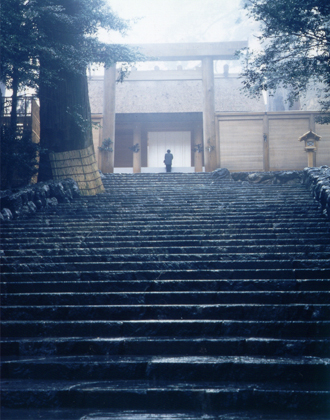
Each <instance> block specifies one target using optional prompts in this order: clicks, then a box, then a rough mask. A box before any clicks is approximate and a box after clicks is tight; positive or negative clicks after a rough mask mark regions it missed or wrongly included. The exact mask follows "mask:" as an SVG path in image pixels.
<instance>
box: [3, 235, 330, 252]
mask: <svg viewBox="0 0 330 420" xmlns="http://www.w3.org/2000/svg"><path fill="white" fill-rule="evenodd" d="M303 236H304V237H305V235H300V238H299V239H297V237H295V236H294V235H279V236H277V235H273V237H272V238H270V237H265V235H259V237H254V238H250V237H249V236H245V237H242V235H240V237H239V235H236V237H233V236H231V235H228V236H227V237H219V236H216V235H215V236H214V237H213V238H210V237H209V236H206V237H205V236H203V235H200V236H197V237H190V238H189V237H188V238H187V237H186V236H184V235H183V236H182V237H181V238H177V239H176V240H175V241H174V238H173V237H166V238H158V240H157V239H152V238H150V237H144V238H142V237H141V238H139V239H135V240H133V239H131V238H130V237H123V238H122V240H120V238H118V236H117V237H110V236H109V237H97V238H89V237H88V232H87V234H86V235H85V236H84V237H82V238H75V240H74V241H73V240H72V239H71V238H56V240H55V239H54V238H43V237H40V238H36V239H35V240H34V241H33V242H29V241H22V242H21V243H20V247H21V248H22V247H23V244H26V245H25V247H26V248H27V249H40V248H46V249H47V248H49V247H51V246H53V247H61V248H62V247H67V248H71V247H78V248H79V247H82V246H85V247H88V248H100V247H104V248H113V247H124V248H128V247H131V248H140V247H146V248H152V247H154V246H155V247H157V248H160V247H165V248H167V247H180V248H183V247H191V246H200V247H210V246H213V247H214V246H217V247H223V248H226V247H233V246H267V247H269V246H271V245H270V244H273V245H274V246H278V245H292V246H306V247H308V246H311V245H312V244H314V243H315V246H320V245H327V246H328V245H329V235H328V234H324V235H310V237H309V238H308V237H306V239H303ZM3 247H4V248H5V250H4V253H5V252H6V250H7V249H17V248H18V242H17V241H15V240H11V239H10V240H4V241H3Z"/></svg>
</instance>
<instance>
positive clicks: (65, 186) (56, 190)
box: [0, 178, 80, 221]
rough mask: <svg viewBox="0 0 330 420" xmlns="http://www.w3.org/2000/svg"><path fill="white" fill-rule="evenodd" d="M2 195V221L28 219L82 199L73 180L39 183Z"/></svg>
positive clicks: (5, 191) (0, 199)
mask: <svg viewBox="0 0 330 420" xmlns="http://www.w3.org/2000/svg"><path fill="white" fill-rule="evenodd" d="M0 194H1V196H0V204H1V207H0V209H1V213H0V220H1V221H6V220H11V219H17V218H23V217H28V216H31V215H33V214H35V213H36V212H37V211H43V210H46V209H49V208H52V207H55V206H56V205H57V204H58V203H69V202H71V201H72V200H73V199H74V198H76V197H80V191H79V188H78V185H77V183H76V182H75V181H74V180H73V179H71V178H68V179H65V180H61V181H48V182H39V183H37V184H33V185H29V186H27V187H25V188H22V189H19V190H3V191H1V192H0Z"/></svg>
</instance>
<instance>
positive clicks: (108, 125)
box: [101, 65, 116, 174]
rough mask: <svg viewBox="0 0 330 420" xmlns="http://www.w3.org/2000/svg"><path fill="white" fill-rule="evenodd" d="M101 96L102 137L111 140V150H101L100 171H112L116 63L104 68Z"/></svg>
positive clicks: (113, 159)
mask: <svg viewBox="0 0 330 420" xmlns="http://www.w3.org/2000/svg"><path fill="white" fill-rule="evenodd" d="M103 89H104V97H103V129H102V133H103V139H102V142H103V141H104V140H106V139H110V140H111V141H112V143H111V148H112V149H113V151H112V152H102V163H101V171H102V172H103V173H106V174H107V173H112V172H113V170H114V166H115V124H116V65H113V66H111V67H109V68H106V69H104V88H103Z"/></svg>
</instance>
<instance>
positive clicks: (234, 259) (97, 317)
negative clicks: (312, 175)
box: [1, 173, 330, 420]
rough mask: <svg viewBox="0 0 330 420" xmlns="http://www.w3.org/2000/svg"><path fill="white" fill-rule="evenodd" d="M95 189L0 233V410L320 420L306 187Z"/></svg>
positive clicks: (328, 286) (327, 249)
mask: <svg viewBox="0 0 330 420" xmlns="http://www.w3.org/2000/svg"><path fill="white" fill-rule="evenodd" d="M103 183H104V185H105V188H106V192H105V193H104V194H101V195H98V196H97V197H83V198H79V199H75V200H74V201H73V202H72V203H71V204H69V203H63V204H59V205H58V206H56V207H54V208H53V209H50V210H48V211H45V212H40V213H37V214H36V215H35V216H34V217H33V218H27V219H22V220H19V219H18V220H16V221H10V222H7V223H5V224H4V225H3V227H2V246H1V248H2V280H1V299H2V323H1V329H2V333H1V334H2V337H1V344H2V375H1V376H2V418H3V419H4V420H5V419H20V420H26V419H39V418H40V419H47V420H55V419H61V420H64V419H76V420H78V419H84V420H88V419H94V420H96V419H102V420H105V419H114V418H116V419H125V420H128V419H130V420H131V419H139V420H141V419H161V420H162V419H167V420H168V419H176V420H177V419H180V420H192V419H228V420H229V419H230V420H236V419H240V420H242V419H249V420H251V419H253V420H256V419H278V420H283V419H306V420H307V419H309V420H311V419H327V418H329V413H330V386H329V385H330V359H329V355H330V350H329V349H330V346H329V344H330V322H329V321H330V292H329V290H330V263H329V260H330V233H329V232H330V229H329V228H330V224H329V221H328V220H327V219H326V218H325V217H324V216H323V215H322V212H321V211H320V208H319V205H318V204H317V203H316V201H314V199H313V198H312V197H311V195H310V193H309V191H307V189H306V188H305V187H304V186H303V185H300V184H295V185H253V184H248V183H246V182H243V183H242V182H234V181H228V180H227V181H221V180H215V178H214V177H212V174H208V173H200V174H179V173H171V174H135V175H133V174H130V175H128V174H125V175H124V174H112V175H107V176H106V177H105V178H104V179H103Z"/></svg>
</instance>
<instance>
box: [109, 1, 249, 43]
mask: <svg viewBox="0 0 330 420" xmlns="http://www.w3.org/2000/svg"><path fill="white" fill-rule="evenodd" d="M108 1H109V4H110V6H111V7H112V9H113V11H115V12H116V13H117V14H118V15H119V16H120V17H123V18H127V19H134V18H140V20H139V21H138V22H137V23H135V24H134V25H133V27H132V30H131V31H130V32H129V34H128V35H127V36H126V37H125V38H120V37H118V36H117V35H114V36H113V35H112V36H111V38H112V39H111V40H112V41H113V42H118V41H121V42H125V43H160V42H218V41H234V40H235V41H236V40H239V41H240V40H247V39H248V38H249V37H250V36H251V24H249V23H248V22H247V20H246V18H245V14H244V10H243V7H242V3H243V2H242V0H108Z"/></svg>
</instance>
